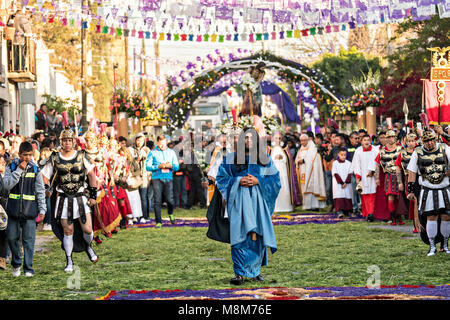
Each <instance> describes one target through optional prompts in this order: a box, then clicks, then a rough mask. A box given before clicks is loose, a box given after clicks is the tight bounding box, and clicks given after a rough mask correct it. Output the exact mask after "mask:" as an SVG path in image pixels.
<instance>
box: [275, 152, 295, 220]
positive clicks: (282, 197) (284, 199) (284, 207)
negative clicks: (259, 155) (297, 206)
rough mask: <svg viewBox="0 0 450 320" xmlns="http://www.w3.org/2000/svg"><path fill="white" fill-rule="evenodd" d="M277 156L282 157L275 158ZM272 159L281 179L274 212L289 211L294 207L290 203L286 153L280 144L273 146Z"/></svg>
mask: <svg viewBox="0 0 450 320" xmlns="http://www.w3.org/2000/svg"><path fill="white" fill-rule="evenodd" d="M279 156H281V157H282V159H277V158H278V157H279ZM271 157H272V160H273V162H274V164H275V167H276V168H277V169H278V171H279V172H280V180H281V190H280V193H279V194H278V197H277V200H276V202H275V212H291V211H293V210H294V207H293V206H292V203H291V189H290V187H289V177H288V169H287V166H288V160H287V157H286V154H285V153H284V151H283V149H282V148H281V147H280V146H275V147H273V149H272V153H271Z"/></svg>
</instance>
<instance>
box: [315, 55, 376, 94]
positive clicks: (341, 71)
mask: <svg viewBox="0 0 450 320" xmlns="http://www.w3.org/2000/svg"><path fill="white" fill-rule="evenodd" d="M313 68H314V69H318V70H320V71H321V72H323V73H325V74H326V75H327V77H328V80H329V82H330V83H331V85H332V86H333V88H334V90H335V91H336V93H337V94H338V95H339V96H340V97H341V98H343V97H350V96H351V95H353V94H354V90H353V88H352V86H351V85H350V80H352V79H353V78H355V77H356V78H357V77H360V76H361V75H362V74H367V73H368V72H369V69H372V71H373V72H376V71H378V70H381V66H380V60H379V58H378V57H375V58H372V59H366V57H365V56H364V55H363V54H362V53H361V52H360V51H358V50H357V49H356V48H355V47H352V48H351V49H350V50H348V51H346V50H345V49H343V48H341V49H340V50H339V54H338V55H333V54H329V53H326V54H324V55H323V57H322V58H321V59H320V60H319V61H316V62H315V63H314V64H313Z"/></svg>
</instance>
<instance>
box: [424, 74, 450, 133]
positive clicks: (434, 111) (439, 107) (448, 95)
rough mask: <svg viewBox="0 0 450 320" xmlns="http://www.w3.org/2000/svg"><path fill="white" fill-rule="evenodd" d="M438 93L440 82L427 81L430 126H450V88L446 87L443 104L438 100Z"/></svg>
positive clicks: (427, 108)
mask: <svg viewBox="0 0 450 320" xmlns="http://www.w3.org/2000/svg"><path fill="white" fill-rule="evenodd" d="M438 91H439V88H438V81H431V80H428V79H427V80H425V107H426V112H427V115H428V119H429V120H430V124H439V123H440V124H450V86H448V85H447V86H445V87H444V90H443V92H444V95H443V98H442V99H441V101H442V102H439V100H438V98H439V94H438ZM439 114H440V115H439ZM439 116H440V119H439ZM439 120H440V121H439Z"/></svg>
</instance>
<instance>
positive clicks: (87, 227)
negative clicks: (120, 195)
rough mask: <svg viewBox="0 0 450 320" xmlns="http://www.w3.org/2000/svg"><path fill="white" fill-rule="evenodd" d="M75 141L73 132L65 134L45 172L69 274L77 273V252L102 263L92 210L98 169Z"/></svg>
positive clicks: (64, 132) (45, 180)
mask: <svg viewBox="0 0 450 320" xmlns="http://www.w3.org/2000/svg"><path fill="white" fill-rule="evenodd" d="M75 138H76V136H75V134H74V132H73V131H72V130H71V129H69V128H66V129H65V130H63V131H62V132H61V134H60V143H61V151H59V152H53V153H52V155H51V156H50V157H49V158H48V160H47V161H46V163H45V165H44V168H43V169H42V174H43V178H44V183H45V184H46V188H47V190H48V191H49V192H50V193H51V194H52V201H53V205H52V208H55V210H54V212H53V217H52V229H53V232H54V233H55V235H56V236H57V237H58V238H59V240H61V242H62V244H61V247H62V249H63V250H64V251H65V253H66V259H67V265H66V267H65V269H64V271H66V272H72V271H73V260H72V252H73V251H75V252H81V251H85V252H86V253H87V255H88V256H89V259H90V260H91V261H92V262H93V263H95V262H97V261H98V257H97V255H96V253H95V252H94V250H93V248H92V246H91V242H92V239H93V232H92V217H91V208H92V207H93V206H94V205H95V204H96V198H97V181H96V177H95V172H94V170H93V168H94V165H92V164H91V163H89V161H88V160H87V159H86V157H85V155H84V152H82V151H77V150H76V148H75V147H76V140H75ZM53 190H54V191H53Z"/></svg>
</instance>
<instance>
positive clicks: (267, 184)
mask: <svg viewBox="0 0 450 320" xmlns="http://www.w3.org/2000/svg"><path fill="white" fill-rule="evenodd" d="M247 160H248V157H247ZM233 162H234V153H230V154H228V155H227V157H226V159H225V161H224V162H223V163H222V164H221V166H220V168H219V172H218V174H217V177H216V183H217V188H218V189H219V191H220V192H221V194H222V196H223V198H224V199H225V200H226V206H227V212H228V217H229V221H230V244H231V256H232V258H233V268H234V272H235V273H236V274H239V275H241V276H244V277H249V278H254V277H256V276H258V275H259V274H260V269H261V266H264V265H267V249H266V248H267V247H269V248H270V250H271V252H272V253H275V251H276V250H277V242H276V239H275V232H274V230H273V224H272V214H273V212H274V209H275V201H276V199H277V197H278V193H279V192H280V189H281V181H280V173H279V172H278V170H277V168H276V167H275V165H274V163H273V161H272V159H271V158H270V157H269V163H268V164H267V166H265V167H264V166H260V165H258V164H254V163H250V164H249V165H248V169H247V170H245V169H243V170H242V171H238V166H236V165H235V164H233ZM247 174H251V175H253V176H255V177H256V178H257V179H258V181H259V184H257V185H255V186H253V187H242V186H240V185H239V183H240V181H241V178H242V177H244V176H247ZM251 232H255V233H256V234H257V240H256V241H253V240H252V239H251Z"/></svg>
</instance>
